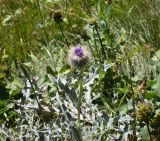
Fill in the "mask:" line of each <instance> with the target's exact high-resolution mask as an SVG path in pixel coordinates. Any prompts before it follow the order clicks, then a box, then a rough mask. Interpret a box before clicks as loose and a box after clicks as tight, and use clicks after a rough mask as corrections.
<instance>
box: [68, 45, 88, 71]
mask: <svg viewBox="0 0 160 141" xmlns="http://www.w3.org/2000/svg"><path fill="white" fill-rule="evenodd" d="M89 61H90V53H89V51H88V50H87V49H86V48H85V47H83V46H81V45H80V44H78V45H75V46H73V47H72V48H71V49H70V50H69V52H68V64H69V65H70V66H71V67H73V68H79V69H81V68H84V67H85V66H86V65H87V64H88V62H89Z"/></svg>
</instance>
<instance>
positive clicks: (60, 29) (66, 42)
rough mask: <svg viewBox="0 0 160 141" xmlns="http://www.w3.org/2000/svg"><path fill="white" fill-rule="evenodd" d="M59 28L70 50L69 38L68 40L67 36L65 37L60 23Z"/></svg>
mask: <svg viewBox="0 0 160 141" xmlns="http://www.w3.org/2000/svg"><path fill="white" fill-rule="evenodd" d="M58 26H59V29H60V31H61V33H62V36H63V38H64V40H65V42H66V44H67V47H68V48H69V43H68V40H67V38H66V37H65V35H64V32H63V29H62V26H61V24H60V23H59V24H58Z"/></svg>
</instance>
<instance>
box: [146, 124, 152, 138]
mask: <svg viewBox="0 0 160 141" xmlns="http://www.w3.org/2000/svg"><path fill="white" fill-rule="evenodd" d="M146 125H147V129H148V134H149V137H150V141H153V139H152V136H151V130H150V128H149V124H148V122H146Z"/></svg>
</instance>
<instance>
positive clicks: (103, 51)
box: [95, 25, 107, 59]
mask: <svg viewBox="0 0 160 141" xmlns="http://www.w3.org/2000/svg"><path fill="white" fill-rule="evenodd" d="M95 30H96V32H97V35H98V39H99V42H100V45H101V52H102V54H103V57H104V59H106V58H107V57H106V54H105V49H104V46H103V42H102V39H101V37H100V33H99V31H98V26H97V25H95Z"/></svg>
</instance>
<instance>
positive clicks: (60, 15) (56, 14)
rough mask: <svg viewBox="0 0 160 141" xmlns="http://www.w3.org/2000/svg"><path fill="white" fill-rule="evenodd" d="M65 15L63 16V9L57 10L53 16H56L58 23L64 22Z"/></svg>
mask: <svg viewBox="0 0 160 141" xmlns="http://www.w3.org/2000/svg"><path fill="white" fill-rule="evenodd" d="M62 17H63V16H62V12H61V11H56V12H55V13H54V16H53V18H54V21H55V22H56V23H61V22H63V18H62Z"/></svg>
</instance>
